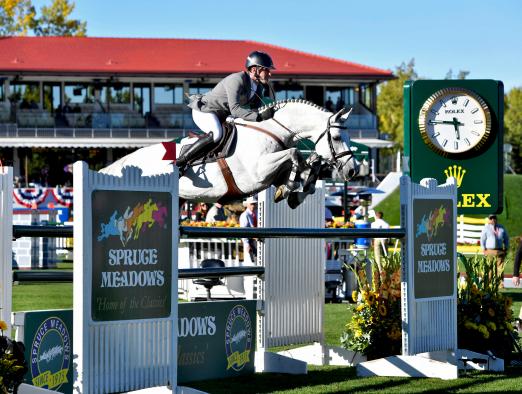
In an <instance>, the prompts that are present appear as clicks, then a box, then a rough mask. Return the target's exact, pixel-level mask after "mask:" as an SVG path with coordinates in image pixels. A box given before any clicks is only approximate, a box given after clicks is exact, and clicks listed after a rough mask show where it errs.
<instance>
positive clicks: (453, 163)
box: [404, 80, 504, 215]
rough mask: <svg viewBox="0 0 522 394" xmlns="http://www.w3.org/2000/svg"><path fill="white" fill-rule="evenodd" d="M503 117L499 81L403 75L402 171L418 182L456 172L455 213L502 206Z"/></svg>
mask: <svg viewBox="0 0 522 394" xmlns="http://www.w3.org/2000/svg"><path fill="white" fill-rule="evenodd" d="M503 119H504V86H503V84H502V82H500V81H493V80H420V81H407V82H406V83H405V85H404V161H405V169H404V170H405V173H407V174H409V175H410V177H411V180H412V181H413V182H416V183H418V182H419V181H420V180H421V179H422V178H435V179H437V181H438V182H439V184H442V183H444V182H446V179H447V178H448V177H451V176H453V177H455V178H456V180H457V186H458V201H457V210H458V213H459V214H484V215H487V214H491V213H500V212H502V201H503V173H504V163H503V152H502V150H503V146H504V145H503V139H504V123H503Z"/></svg>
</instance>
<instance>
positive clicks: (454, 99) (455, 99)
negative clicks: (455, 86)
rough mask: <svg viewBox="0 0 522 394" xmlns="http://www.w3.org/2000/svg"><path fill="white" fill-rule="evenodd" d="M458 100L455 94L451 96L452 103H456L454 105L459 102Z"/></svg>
mask: <svg viewBox="0 0 522 394" xmlns="http://www.w3.org/2000/svg"><path fill="white" fill-rule="evenodd" d="M457 100H458V98H457V97H455V96H454V97H452V98H451V104H454V105H455V104H457Z"/></svg>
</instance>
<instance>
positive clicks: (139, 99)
mask: <svg viewBox="0 0 522 394" xmlns="http://www.w3.org/2000/svg"><path fill="white" fill-rule="evenodd" d="M133 90H134V97H133V100H134V106H133V109H134V110H135V111H136V112H139V113H140V114H142V115H145V114H147V113H150V85H139V84H134V85H133Z"/></svg>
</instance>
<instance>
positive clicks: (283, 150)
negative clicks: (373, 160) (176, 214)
mask: <svg viewBox="0 0 522 394" xmlns="http://www.w3.org/2000/svg"><path fill="white" fill-rule="evenodd" d="M268 107H271V108H273V109H274V110H275V113H274V116H273V118H272V119H268V120H265V121H263V122H248V121H245V120H242V119H235V120H233V122H234V123H235V125H236V128H237V141H236V144H235V147H233V149H232V151H231V155H229V157H227V158H225V159H220V160H218V161H217V162H216V161H203V162H202V163H200V164H195V165H193V166H192V167H189V168H188V169H187V170H186V171H185V173H184V174H183V176H181V177H180V180H179V196H180V197H181V198H183V199H185V200H190V201H206V202H212V201H218V200H220V201H226V200H232V199H240V198H242V197H245V196H249V195H253V194H255V193H257V192H259V191H261V190H264V189H266V188H267V187H269V186H271V185H275V186H280V185H287V186H284V188H283V190H284V197H287V196H288V200H289V201H288V202H289V205H290V206H291V207H292V208H295V206H297V205H299V203H300V202H302V200H303V199H304V197H305V196H306V194H308V193H313V191H314V187H313V184H314V183H315V180H316V179H317V175H318V171H317V167H318V166H317V164H318V162H319V160H317V157H319V159H320V161H321V165H322V166H323V167H324V165H325V164H327V165H329V166H330V167H335V168H336V170H337V173H338V175H340V176H342V177H343V178H344V179H345V180H349V179H350V178H352V177H353V176H354V175H356V174H357V172H358V167H359V163H358V162H357V160H356V159H355V158H354V156H353V155H352V154H351V151H350V143H349V137H348V133H347V131H346V130H345V127H344V126H343V124H344V122H345V121H346V119H347V118H348V115H349V112H348V111H347V110H346V109H342V110H341V111H339V112H338V113H336V114H333V113H332V112H329V111H327V110H326V109H324V108H322V107H319V106H318V105H315V104H313V103H311V102H308V101H304V100H283V101H277V102H275V103H272V104H270V105H268V106H266V107H263V108H261V109H260V110H259V111H260V112H263V111H264V110H266V109H267V108H268ZM302 139H310V140H311V141H312V142H314V143H315V152H316V153H317V154H316V155H314V156H313V157H314V158H316V160H315V162H312V163H311V164H312V165H307V163H305V162H304V161H303V159H302V158H301V155H300V154H299V152H298V150H297V149H296V148H295V145H296V144H297V143H298V142H299V140H302ZM193 141H194V140H193V138H188V137H187V138H184V139H183V140H182V141H181V143H180V144H177V146H176V157H179V153H180V150H181V149H182V147H183V146H184V145H186V144H189V143H192V142H193ZM164 153H165V148H164V146H163V145H162V144H155V145H150V146H147V147H145V148H142V149H139V150H137V151H135V152H133V153H131V154H129V155H127V156H125V157H123V158H121V159H120V160H118V161H116V162H114V163H113V164H111V165H110V166H108V167H106V168H104V169H102V170H101V172H103V173H106V174H111V175H117V176H121V170H122V168H123V167H126V166H136V167H139V168H140V169H141V170H142V175H143V176H150V175H158V174H164V173H170V172H172V168H173V164H172V162H171V161H169V160H162V158H163V156H164ZM317 155H319V156H317ZM309 164H310V161H309ZM311 167H315V170H314V171H312V172H313V173H312V174H310V169H311ZM303 170H304V171H303ZM228 172H229V173H230V174H231V175H224V174H226V173H228ZM300 174H301V175H300ZM302 174H305V175H302ZM310 184H311V185H310Z"/></svg>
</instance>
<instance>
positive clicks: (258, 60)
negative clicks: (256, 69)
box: [245, 51, 275, 70]
mask: <svg viewBox="0 0 522 394" xmlns="http://www.w3.org/2000/svg"><path fill="white" fill-rule="evenodd" d="M252 66H260V67H264V68H268V69H271V70H275V67H274V62H273V61H272V58H271V57H270V55H268V53H266V52H261V51H254V52H252V53H251V54H250V55H248V57H247V59H246V63H245V67H246V68H247V70H248V69H249V68H250V67H252Z"/></svg>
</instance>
